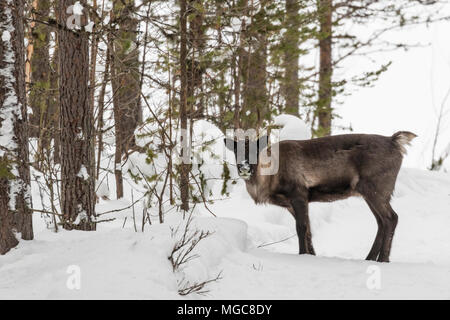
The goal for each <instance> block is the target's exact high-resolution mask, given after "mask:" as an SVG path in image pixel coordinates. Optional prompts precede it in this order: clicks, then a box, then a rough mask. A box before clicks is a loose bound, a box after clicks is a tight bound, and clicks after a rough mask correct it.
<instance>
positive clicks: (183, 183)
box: [180, 0, 189, 211]
mask: <svg viewBox="0 0 450 320" xmlns="http://www.w3.org/2000/svg"><path fill="white" fill-rule="evenodd" d="M186 16H187V3H186V0H180V38H181V40H180V69H181V70H180V73H181V74H180V80H181V88H180V126H181V130H182V131H183V132H184V133H185V134H184V135H183V137H182V141H181V147H182V152H187V150H188V146H189V144H188V140H187V138H188V137H187V110H186V109H187V91H188V84H187V80H188V79H187V17H186ZM181 158H182V160H184V161H182V163H181V173H180V194H181V209H182V210H184V211H188V210H189V164H188V163H186V160H187V159H189V156H188V155H186V154H181Z"/></svg>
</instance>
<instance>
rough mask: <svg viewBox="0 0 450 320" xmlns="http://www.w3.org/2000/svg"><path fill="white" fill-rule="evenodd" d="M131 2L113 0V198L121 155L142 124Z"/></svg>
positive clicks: (132, 144) (120, 179)
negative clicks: (116, 23) (115, 30)
mask: <svg viewBox="0 0 450 320" xmlns="http://www.w3.org/2000/svg"><path fill="white" fill-rule="evenodd" d="M134 10H135V4H134V0H125V1H115V2H114V17H115V18H116V19H119V20H120V24H119V26H120V29H119V33H118V35H117V36H116V38H115V39H114V59H113V61H112V62H113V65H112V67H113V68H114V74H115V76H114V77H113V79H112V86H113V91H114V99H113V103H114V119H115V129H116V130H115V134H116V135H115V137H116V153H115V177H116V196H117V198H118V199H119V198H122V197H123V176H122V169H121V167H122V156H124V155H127V154H128V151H129V150H130V149H132V148H133V147H135V145H136V143H135V138H134V131H135V130H136V128H137V126H138V124H139V123H141V122H142V110H141V104H140V72H139V64H140V63H139V49H138V47H137V42H136V40H137V27H138V22H137V20H136V18H135V17H134V16H133V13H134Z"/></svg>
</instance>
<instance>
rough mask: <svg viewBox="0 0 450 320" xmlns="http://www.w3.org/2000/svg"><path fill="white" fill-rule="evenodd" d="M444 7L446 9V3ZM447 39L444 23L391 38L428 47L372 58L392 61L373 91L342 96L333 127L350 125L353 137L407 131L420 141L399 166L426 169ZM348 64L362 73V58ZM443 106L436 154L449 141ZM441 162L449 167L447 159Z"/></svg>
mask: <svg viewBox="0 0 450 320" xmlns="http://www.w3.org/2000/svg"><path fill="white" fill-rule="evenodd" d="M447 9H450V8H449V5H447ZM449 12H450V10H449ZM449 35H450V22H448V21H447V22H439V23H436V24H433V25H432V26H429V27H428V28H427V27H426V26H419V27H414V28H413V29H410V30H409V31H406V32H405V31H400V32H398V33H396V35H395V37H406V39H407V40H409V41H410V42H420V43H430V45H429V46H426V47H424V48H412V49H410V50H409V51H406V52H405V51H404V50H401V51H400V50H399V51H396V52H389V53H382V54H379V56H378V58H377V60H379V61H389V60H391V61H392V65H391V66H390V68H389V70H388V71H387V72H386V73H384V74H383V75H382V76H381V78H380V79H379V80H378V81H377V82H376V83H375V85H374V87H370V88H363V89H358V91H357V92H354V93H353V94H352V95H351V96H348V97H345V98H344V100H343V102H344V103H343V104H342V105H338V106H335V107H336V109H337V113H338V114H339V115H340V116H342V119H338V120H336V124H338V125H347V126H348V125H349V124H351V126H352V127H353V129H354V132H355V133H376V134H383V135H391V134H393V133H394V132H396V131H400V130H408V131H412V132H414V133H416V134H417V135H418V136H419V137H418V138H416V139H415V140H414V141H413V144H412V146H411V147H409V152H408V155H407V156H406V157H405V160H404V165H405V166H406V167H415V168H422V169H424V168H426V167H428V166H429V165H430V163H431V146H432V141H433V137H434V132H435V130H436V123H437V114H438V110H439V108H440V106H441V104H442V101H443V100H444V96H445V94H446V92H447V91H448V90H449V89H450V36H449ZM366 61H367V60H366ZM347 66H349V67H350V66H351V67H352V68H359V67H361V68H364V67H366V69H367V66H365V65H364V60H360V61H359V60H356V59H355V60H353V61H349V62H347ZM344 69H345V67H344ZM370 69H373V68H369V70H370ZM362 70H365V69H362ZM445 107H446V109H447V110H449V111H448V113H449V114H448V115H447V117H446V118H444V121H443V123H442V126H443V128H442V133H441V136H440V143H438V148H437V150H438V153H441V152H442V151H443V149H445V147H446V146H447V145H448V144H449V143H450V99H448V100H447V101H446V104H445ZM339 132H342V131H340V130H335V132H334V134H336V133H339ZM445 164H446V167H447V168H450V161H449V160H447V161H446V163H445Z"/></svg>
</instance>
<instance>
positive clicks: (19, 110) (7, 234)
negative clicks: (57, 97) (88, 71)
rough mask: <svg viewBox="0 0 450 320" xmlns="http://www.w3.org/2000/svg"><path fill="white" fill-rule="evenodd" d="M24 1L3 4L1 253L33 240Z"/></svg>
mask: <svg viewBox="0 0 450 320" xmlns="http://www.w3.org/2000/svg"><path fill="white" fill-rule="evenodd" d="M23 14H24V1H23V0H16V1H14V2H13V1H12V0H6V1H2V2H1V3H0V34H1V38H0V70H2V72H1V73H0V136H1V137H2V141H3V142H2V143H1V145H0V254H5V253H6V252H8V251H9V250H10V249H11V248H13V247H14V246H16V245H17V239H16V238H15V236H14V234H13V233H12V231H13V228H14V229H15V230H16V231H18V232H20V233H21V234H22V239H24V240H32V239H33V225H32V211H31V194H30V167H29V160H28V126H27V112H26V111H27V108H26V98H25V48H24V22H23V21H24V19H23Z"/></svg>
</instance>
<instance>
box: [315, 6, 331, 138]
mask: <svg viewBox="0 0 450 320" xmlns="http://www.w3.org/2000/svg"><path fill="white" fill-rule="evenodd" d="M318 12H319V21H320V39H319V50H320V70H319V100H318V104H317V111H318V112H317V116H318V119H319V125H318V129H317V132H316V135H317V136H329V135H330V134H331V121H332V116H333V115H332V113H333V109H332V107H331V103H332V96H333V88H332V82H331V80H332V74H333V65H332V36H333V34H332V24H333V22H332V14H333V2H332V0H318Z"/></svg>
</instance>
